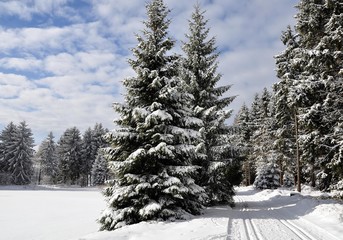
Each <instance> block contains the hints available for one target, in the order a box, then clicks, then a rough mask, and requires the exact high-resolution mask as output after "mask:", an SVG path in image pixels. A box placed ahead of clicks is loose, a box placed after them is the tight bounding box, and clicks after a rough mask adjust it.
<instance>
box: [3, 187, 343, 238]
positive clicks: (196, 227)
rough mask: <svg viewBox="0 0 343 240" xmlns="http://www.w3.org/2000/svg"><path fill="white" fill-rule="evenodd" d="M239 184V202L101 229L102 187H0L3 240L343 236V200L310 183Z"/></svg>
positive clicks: (236, 197)
mask: <svg viewBox="0 0 343 240" xmlns="http://www.w3.org/2000/svg"><path fill="white" fill-rule="evenodd" d="M290 193H291V191H289V190H285V189H283V190H280V189H279V190H264V191H256V190H254V189H252V188H251V187H243V188H238V189H237V196H235V200H236V202H237V205H236V207H235V208H233V209H231V208H230V207H228V206H218V207H213V208H209V209H207V210H206V211H205V213H204V215H201V216H198V217H194V218H190V219H188V220H185V221H176V222H142V223H139V224H135V225H131V226H126V227H123V228H121V229H118V230H116V231H113V232H97V229H98V228H99V226H98V224H97V223H96V218H97V217H98V216H99V214H100V212H101V210H102V209H103V208H104V207H105V203H104V201H103V197H102V196H101V194H100V191H99V190H98V189H80V188H72V189H63V188H62V189H61V188H59V189H47V188H42V187H40V188H36V189H26V190H22V189H21V188H14V187H10V188H9V187H0V229H1V230H0V239H1V240H54V239H56V240H57V239H58V240H113V239H115V240H157V239H158V240H160V239H163V240H169V239H170V240H171V239H173V240H191V239H193V240H200V239H202V240H209V239H223V240H228V239H232V240H236V239H247V240H249V239H259V240H268V239H272V240H275V239H277V240H282V239H287V240H288V239H312V240H315V239H316V240H319V239H323V240H339V239H341V240H342V239H343V204H342V202H337V201H333V200H324V199H321V198H322V197H323V196H324V197H325V195H323V194H320V193H318V192H312V191H310V189H309V188H305V189H304V190H303V193H302V195H298V194H296V195H294V196H290Z"/></svg>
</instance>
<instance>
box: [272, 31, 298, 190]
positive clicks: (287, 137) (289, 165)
mask: <svg viewBox="0 0 343 240" xmlns="http://www.w3.org/2000/svg"><path fill="white" fill-rule="evenodd" d="M281 41H282V42H283V44H285V46H286V50H284V51H283V52H282V53H281V54H279V55H277V56H275V59H276V71H277V76H278V78H279V79H280V80H279V82H277V83H275V84H274V85H273V90H274V96H275V120H276V124H277V128H278V130H277V132H276V140H275V142H274V144H275V147H276V149H277V151H278V152H279V154H280V160H279V166H280V179H281V185H283V184H284V182H283V180H284V179H285V180H286V183H285V184H286V185H287V186H289V185H290V183H291V182H294V179H293V180H292V181H291V179H290V177H291V175H293V176H295V175H296V169H295V166H296V155H295V153H296V136H295V133H296V131H295V119H296V118H295V115H296V110H297V109H296V106H297V104H296V101H295V99H296V98H294V97H295V96H294V95H295V94H294V92H293V91H292V86H293V84H294V75H297V71H299V70H298V69H297V68H294V65H293V62H292V59H293V57H295V56H296V54H297V51H296V49H297V48H298V43H297V40H296V37H295V36H294V33H293V31H292V29H291V27H290V26H288V27H287V30H286V31H284V32H282V35H281ZM293 178H294V177H293Z"/></svg>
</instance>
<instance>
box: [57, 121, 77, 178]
mask: <svg viewBox="0 0 343 240" xmlns="http://www.w3.org/2000/svg"><path fill="white" fill-rule="evenodd" d="M57 154H58V158H59V174H60V176H59V178H60V180H61V181H62V183H72V184H75V183H77V181H78V180H79V178H80V175H81V164H82V160H81V157H82V139H81V135H80V131H79V130H78V129H77V128H76V127H73V128H68V129H67V130H66V131H65V132H64V133H63V134H62V136H61V138H60V140H59V141H58V143H57Z"/></svg>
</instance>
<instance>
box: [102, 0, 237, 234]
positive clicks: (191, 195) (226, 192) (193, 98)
mask: <svg viewBox="0 0 343 240" xmlns="http://www.w3.org/2000/svg"><path fill="white" fill-rule="evenodd" d="M146 9H147V20H146V21H144V24H145V29H144V30H143V31H142V33H143V34H142V35H138V36H137V40H138V45H137V46H136V47H135V48H134V49H133V50H132V52H133V55H134V58H133V59H130V60H129V64H130V65H131V67H132V69H133V70H134V71H135V73H136V76H134V77H130V78H126V79H125V80H124V81H123V83H124V86H125V87H126V90H127V93H126V96H125V103H116V104H114V108H115V110H116V112H118V113H119V115H120V118H119V119H118V120H117V121H116V123H117V125H118V126H119V128H118V129H116V130H114V131H112V132H110V133H109V134H107V140H108V142H109V143H110V146H109V147H108V148H107V149H106V154H105V156H106V158H107V159H108V160H109V162H110V167H111V169H112V170H113V175H114V178H113V181H112V182H111V185H110V186H109V187H108V188H107V189H106V190H105V196H106V197H107V202H108V207H107V209H106V210H105V211H104V212H103V214H102V216H101V218H100V223H101V224H102V227H101V229H102V230H105V229H106V230H113V229H116V228H119V227H121V226H123V225H126V224H133V223H137V222H140V221H144V220H151V219H175V218H181V217H182V216H183V215H184V214H185V213H188V214H189V213H191V214H199V213H200V212H201V209H202V206H203V205H204V204H215V203H232V202H233V201H232V196H233V194H234V190H233V184H232V181H233V180H234V178H235V177H234V176H235V175H236V174H235V173H236V172H238V171H237V170H239V167H237V166H236V165H235V164H234V162H233V151H232V148H231V146H230V144H229V143H228V133H229V131H230V128H229V127H228V126H227V125H226V124H225V120H227V119H228V118H229V117H230V115H231V111H228V110H225V108H226V107H227V106H228V105H229V104H230V103H231V102H232V100H233V99H234V97H222V95H223V94H224V93H226V92H227V91H228V90H229V89H230V85H228V86H223V87H217V86H216V85H217V83H218V81H219V80H220V78H221V75H220V74H218V73H217V66H218V62H217V58H218V53H217V52H216V46H215V38H209V37H208V34H209V29H208V28H207V27H206V24H207V20H205V19H204V12H202V11H201V10H200V8H199V6H196V7H195V11H194V13H193V14H192V18H191V20H190V21H189V33H188V34H187V35H186V38H187V41H186V42H184V43H183V46H182V49H183V51H184V55H183V56H179V55H175V54H173V53H172V50H173V47H174V44H175V41H174V40H173V39H172V38H170V37H169V35H168V27H169V24H170V20H169V19H168V18H167V16H168V13H169V9H168V8H167V7H166V6H165V4H164V3H163V1H162V0H152V1H151V2H150V3H149V4H147V6H146ZM235 166H236V168H237V169H235V170H234V167H235ZM238 181H239V180H238Z"/></svg>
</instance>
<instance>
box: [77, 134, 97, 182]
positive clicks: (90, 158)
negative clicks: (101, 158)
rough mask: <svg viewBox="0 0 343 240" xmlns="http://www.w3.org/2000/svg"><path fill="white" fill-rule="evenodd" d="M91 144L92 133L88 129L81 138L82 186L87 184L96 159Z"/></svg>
mask: <svg viewBox="0 0 343 240" xmlns="http://www.w3.org/2000/svg"><path fill="white" fill-rule="evenodd" d="M93 142H94V140H93V131H92V129H91V128H88V129H87V130H86V131H85V132H84V134H83V136H82V163H81V169H80V171H81V173H82V180H81V181H82V183H81V184H82V185H87V184H88V183H89V180H90V179H89V178H90V174H91V170H92V165H93V163H94V161H95V158H96V155H95V152H94V148H95V146H94V145H93Z"/></svg>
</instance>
